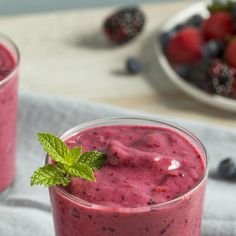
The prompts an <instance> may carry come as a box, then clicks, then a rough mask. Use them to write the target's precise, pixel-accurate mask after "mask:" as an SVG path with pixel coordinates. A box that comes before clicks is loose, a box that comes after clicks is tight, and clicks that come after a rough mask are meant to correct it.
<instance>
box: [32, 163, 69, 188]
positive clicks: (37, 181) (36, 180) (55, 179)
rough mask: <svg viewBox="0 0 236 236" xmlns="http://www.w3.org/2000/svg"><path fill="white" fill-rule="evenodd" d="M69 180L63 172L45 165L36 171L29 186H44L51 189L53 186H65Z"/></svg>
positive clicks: (53, 166) (54, 166) (55, 167)
mask: <svg viewBox="0 0 236 236" xmlns="http://www.w3.org/2000/svg"><path fill="white" fill-rule="evenodd" d="M70 182H71V179H70V178H69V177H67V176H66V175H65V172H64V171H63V170H62V169H60V168H58V167H57V166H56V165H50V164H47V165H45V166H43V167H40V168H39V169H37V170H36V171H35V172H34V173H33V175H32V177H31V186H33V185H44V186H46V187H51V186H53V185H63V186H66V185H68V184H69V183H70Z"/></svg>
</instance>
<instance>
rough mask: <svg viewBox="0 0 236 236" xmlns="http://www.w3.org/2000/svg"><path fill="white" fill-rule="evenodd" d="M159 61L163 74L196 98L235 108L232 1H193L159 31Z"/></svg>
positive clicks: (235, 20) (234, 6) (235, 32)
mask: <svg viewBox="0 0 236 236" xmlns="http://www.w3.org/2000/svg"><path fill="white" fill-rule="evenodd" d="M156 46H157V47H156V49H157V55H158V59H159V62H160V64H161V66H162V68H163V69H164V71H165V72H166V74H167V76H168V77H169V78H170V79H171V80H172V81H173V82H174V83H175V84H176V85H177V86H179V87H180V88H181V89H182V90H184V91H185V92H186V93H188V94H189V95H191V96H193V97H195V98H196V99H198V100H200V101H202V102H205V103H207V104H210V105H213V106H215V107H218V108H223V109H225V110H230V111H236V2H234V1H232V0H215V1H210V2H209V1H204V2H200V3H197V4H195V5H193V6H191V7H189V8H187V9H185V10H183V11H182V12H180V13H178V14H176V15H175V16H173V17H172V18H171V19H170V20H169V21H168V22H167V23H166V24H164V26H163V27H162V29H161V30H160V32H159V35H158V43H157V45H156Z"/></svg>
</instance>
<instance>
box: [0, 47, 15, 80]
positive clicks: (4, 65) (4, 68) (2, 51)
mask: <svg viewBox="0 0 236 236" xmlns="http://www.w3.org/2000/svg"><path fill="white" fill-rule="evenodd" d="M15 66H16V60H15V58H14V57H13V55H12V53H11V52H10V51H9V50H8V49H7V48H6V47H5V46H4V45H2V44H0V81H1V80H3V79H4V78H5V77H6V76H8V75H9V74H10V73H11V72H12V70H13V69H14V68H15Z"/></svg>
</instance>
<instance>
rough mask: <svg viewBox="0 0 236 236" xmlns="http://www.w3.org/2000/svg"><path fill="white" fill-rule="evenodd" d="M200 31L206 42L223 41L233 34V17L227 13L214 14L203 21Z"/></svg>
mask: <svg viewBox="0 0 236 236" xmlns="http://www.w3.org/2000/svg"><path fill="white" fill-rule="evenodd" d="M202 31H203V35H204V38H205V39H206V40H211V39H216V40H222V41H223V40H225V39H226V38H227V37H228V36H230V35H232V34H233V33H234V23H233V16H232V15H231V14H229V13H227V12H217V13H214V14H212V15H211V16H210V17H209V18H208V19H207V20H205V22H204V23H203V26H202Z"/></svg>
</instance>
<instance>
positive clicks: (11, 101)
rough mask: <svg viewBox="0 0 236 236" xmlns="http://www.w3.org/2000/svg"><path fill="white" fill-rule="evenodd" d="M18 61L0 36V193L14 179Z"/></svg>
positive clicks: (14, 53) (14, 52) (10, 47)
mask: <svg viewBox="0 0 236 236" xmlns="http://www.w3.org/2000/svg"><path fill="white" fill-rule="evenodd" d="M18 60H19V54H18V51H17V48H16V47H15V46H14V44H13V43H12V42H10V41H9V39H7V38H5V37H3V36H0V150H1V151H0V192H2V191H3V190H5V189H6V188H7V187H8V186H9V185H11V184H12V182H13V180H14V177H15V155H16V122H17V102H18V95H17V94H18V92H17V91H18Z"/></svg>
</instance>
